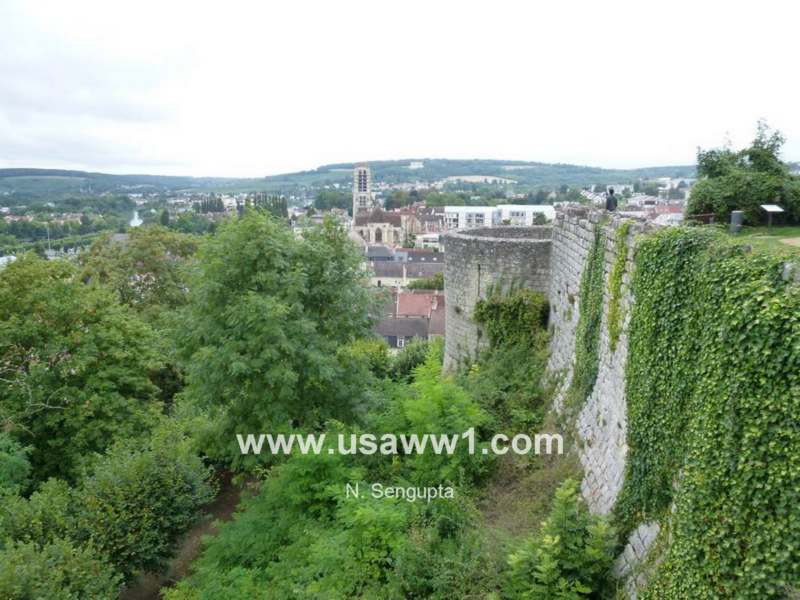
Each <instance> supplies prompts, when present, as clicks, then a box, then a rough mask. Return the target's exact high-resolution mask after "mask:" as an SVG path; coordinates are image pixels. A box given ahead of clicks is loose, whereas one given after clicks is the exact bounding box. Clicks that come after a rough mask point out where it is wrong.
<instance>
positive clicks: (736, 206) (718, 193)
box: [687, 121, 800, 224]
mask: <svg viewBox="0 0 800 600" xmlns="http://www.w3.org/2000/svg"><path fill="white" fill-rule="evenodd" d="M784 142H785V138H784V137H783V135H782V134H781V133H780V132H779V131H772V130H770V129H769V127H768V126H767V124H766V123H765V122H763V121H759V123H758V128H757V131H756V137H755V139H754V140H753V142H752V144H750V146H749V147H747V148H744V149H742V150H738V151H736V150H733V149H732V148H730V146H724V147H722V148H713V149H710V150H703V149H702V148H701V149H699V150H698V152H697V174H698V177H699V180H698V182H697V183H696V184H695V186H694V188H693V189H692V192H691V196H690V198H689V203H688V206H687V213H688V214H689V215H695V214H708V213H713V214H714V216H715V217H716V218H717V219H719V220H720V221H723V222H724V221H727V220H728V219H729V218H730V213H731V211H733V210H742V211H744V216H745V220H746V222H748V223H750V224H758V223H760V222H761V221H762V220H763V219H764V216H765V215H764V211H763V210H762V209H761V208H760V206H761V205H762V204H779V205H781V206H782V207H783V208H784V209H785V210H786V211H787V213H788V216H789V219H791V220H792V221H798V220H800V177H797V176H795V175H792V174H791V173H790V172H789V168H788V166H787V165H786V163H784V162H783V161H781V159H780V151H781V148H782V147H783V144H784Z"/></svg>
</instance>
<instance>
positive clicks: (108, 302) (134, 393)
mask: <svg viewBox="0 0 800 600" xmlns="http://www.w3.org/2000/svg"><path fill="white" fill-rule="evenodd" d="M156 347H157V345H156V343H155V340H154V334H153V331H152V329H151V328H150V327H149V326H148V325H146V324H145V323H143V322H142V321H141V320H139V319H138V318H137V317H136V316H135V314H133V313H132V312H131V311H130V309H128V308H127V307H125V306H121V305H120V304H118V303H117V301H116V298H115V297H114V294H113V293H112V292H111V291H110V290H108V289H106V288H103V287H100V286H97V285H85V284H84V283H82V282H81V281H80V279H79V278H78V277H77V272H76V269H75V268H74V267H73V266H72V265H71V264H70V263H69V262H67V261H50V262H48V261H46V260H43V259H40V258H38V257H36V256H34V255H31V254H28V255H25V256H23V257H22V258H20V259H18V260H16V261H15V262H13V263H12V264H10V265H8V266H7V267H6V268H5V269H3V271H2V272H0V371H1V372H2V375H1V376H0V422H2V423H3V427H4V428H5V429H6V430H7V431H9V432H10V433H11V434H12V435H13V436H14V438H15V439H17V440H18V441H19V442H21V443H22V444H24V445H29V446H31V447H32V451H31V455H30V458H31V464H32V465H33V467H34V472H35V473H36V476H37V478H40V479H44V478H46V477H47V476H50V475H57V476H62V477H68V478H70V477H72V476H74V475H75V469H76V467H77V466H78V464H79V463H80V461H81V460H83V458H84V457H85V456H86V455H88V454H90V453H92V452H100V451H102V450H104V449H105V448H106V447H107V446H108V445H109V444H110V443H111V442H112V441H113V440H114V439H115V438H116V437H118V436H123V437H132V436H135V435H138V434H140V433H142V432H144V431H146V430H147V429H149V427H150V425H151V424H152V423H153V419H154V418H155V417H156V416H157V414H158V412H159V409H160V403H159V402H158V401H157V400H156V394H157V392H158V388H157V387H156V386H155V385H154V384H153V383H152V381H151V379H150V374H152V373H155V371H156V370H158V369H159V368H160V366H161V364H162V360H161V356H160V355H159V353H158V352H157V351H156V350H155V348H156Z"/></svg>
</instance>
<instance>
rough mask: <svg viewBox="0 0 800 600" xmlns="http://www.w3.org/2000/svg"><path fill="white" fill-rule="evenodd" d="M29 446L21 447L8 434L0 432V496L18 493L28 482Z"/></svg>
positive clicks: (29, 468)
mask: <svg viewBox="0 0 800 600" xmlns="http://www.w3.org/2000/svg"><path fill="white" fill-rule="evenodd" d="M29 452H30V448H27V447H23V446H22V445H21V444H20V443H19V442H17V441H16V440H15V439H13V438H12V437H11V436H10V435H9V434H7V433H4V432H0V497H2V496H3V495H5V494H18V493H20V492H23V491H25V489H26V488H27V487H28V484H29V477H30V474H31V463H30V462H29V461H28V454H29Z"/></svg>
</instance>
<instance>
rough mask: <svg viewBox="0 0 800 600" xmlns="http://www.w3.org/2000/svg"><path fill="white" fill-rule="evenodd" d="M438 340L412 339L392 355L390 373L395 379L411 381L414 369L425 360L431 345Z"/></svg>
mask: <svg viewBox="0 0 800 600" xmlns="http://www.w3.org/2000/svg"><path fill="white" fill-rule="evenodd" d="M433 343H436V342H429V341H428V340H418V339H417V340H412V341H411V342H409V343H408V344H406V345H405V346H404V347H403V348H402V349H401V350H400V351H399V352H398V353H397V354H395V355H394V356H393V357H392V360H391V364H390V366H389V375H390V376H391V378H392V379H393V380H395V381H405V382H408V381H411V380H412V379H413V374H414V369H416V368H417V367H418V366H419V365H421V364H422V363H423V362H425V358H426V357H427V356H428V352H429V349H430V347H431V345H432V344H433Z"/></svg>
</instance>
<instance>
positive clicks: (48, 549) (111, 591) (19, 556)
mask: <svg viewBox="0 0 800 600" xmlns="http://www.w3.org/2000/svg"><path fill="white" fill-rule="evenodd" d="M119 587H120V578H119V576H118V575H116V574H115V573H114V570H113V569H112V568H111V567H110V566H109V565H108V563H106V562H105V561H104V560H102V559H100V558H98V557H97V556H96V555H95V554H94V552H93V551H92V548H91V547H86V548H78V547H76V546H74V545H73V544H72V542H70V541H67V540H61V539H56V540H53V541H52V542H50V543H48V544H46V545H45V546H44V547H42V548H39V547H38V546H37V545H36V544H34V543H31V542H28V543H14V544H12V545H11V546H9V547H8V548H5V549H4V550H0V598H3V599H4V600H39V599H41V600H44V599H46V600H114V599H115V598H117V596H118V593H119Z"/></svg>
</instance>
